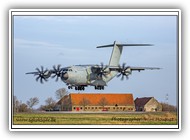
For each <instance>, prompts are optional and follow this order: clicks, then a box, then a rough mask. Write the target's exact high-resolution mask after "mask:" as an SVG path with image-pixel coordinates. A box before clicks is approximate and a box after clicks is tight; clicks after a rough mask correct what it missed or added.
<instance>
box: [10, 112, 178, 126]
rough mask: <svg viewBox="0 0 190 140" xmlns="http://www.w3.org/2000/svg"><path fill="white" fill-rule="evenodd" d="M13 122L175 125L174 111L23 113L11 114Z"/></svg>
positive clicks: (31, 123)
mask: <svg viewBox="0 0 190 140" xmlns="http://www.w3.org/2000/svg"><path fill="white" fill-rule="evenodd" d="M13 123H14V124H15V125H16V124H30V125H36V124H38V125H40V124H43V125H44V124H45V125H50V124H52V125H55V124H65V125H71V124H77V125H78V124H87V125H89V124H92V125H101V124H113V125H114V124H117V125H118V124H121V125H123V124H132V125H176V124H177V115H176V113H166V112H160V113H126V114H118V113H117V114H108V113H97V114H95V113H92V114H90V113H89V114H85V113H63V114H61V113H23V114H20V113H19V114H15V115H14V116H13Z"/></svg>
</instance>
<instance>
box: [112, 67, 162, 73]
mask: <svg viewBox="0 0 190 140" xmlns="http://www.w3.org/2000/svg"><path fill="white" fill-rule="evenodd" d="M125 68H129V69H130V70H131V71H139V72H140V71H142V70H159V69H161V68H157V67H131V66H128V67H125ZM109 69H110V70H111V71H121V70H122V68H121V67H119V66H109Z"/></svg>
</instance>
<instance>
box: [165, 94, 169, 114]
mask: <svg viewBox="0 0 190 140" xmlns="http://www.w3.org/2000/svg"><path fill="white" fill-rule="evenodd" d="M165 100H166V111H169V103H168V100H169V95H168V93H167V94H166V97H165Z"/></svg>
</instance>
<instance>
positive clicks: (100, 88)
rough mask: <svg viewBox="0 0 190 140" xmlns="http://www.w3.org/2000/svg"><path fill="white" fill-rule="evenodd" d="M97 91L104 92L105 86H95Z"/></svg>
mask: <svg viewBox="0 0 190 140" xmlns="http://www.w3.org/2000/svg"><path fill="white" fill-rule="evenodd" d="M94 88H95V90H104V86H94Z"/></svg>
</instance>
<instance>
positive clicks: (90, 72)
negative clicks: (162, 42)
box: [26, 41, 160, 90]
mask: <svg viewBox="0 0 190 140" xmlns="http://www.w3.org/2000/svg"><path fill="white" fill-rule="evenodd" d="M124 46H152V45H151V44H118V43H117V42H116V41H114V43H113V44H110V45H103V46H98V47H97V48H105V47H113V50H112V54H111V57H110V61H109V64H108V65H103V63H101V64H100V65H73V66H69V67H61V65H57V66H53V69H44V68H43V66H41V68H40V69H39V68H36V72H28V73H26V74H34V76H37V77H36V81H40V83H43V82H44V81H48V78H50V77H51V78H56V81H58V80H59V79H61V81H63V82H64V83H66V85H67V86H68V89H72V88H75V90H85V87H87V86H94V88H95V89H96V90H104V87H105V86H107V83H108V82H109V81H110V80H112V79H113V78H114V77H121V80H124V78H125V77H126V79H128V76H129V75H130V74H131V73H132V71H139V72H140V71H142V70H158V69H160V68H156V67H131V66H126V64H125V63H123V64H122V65H120V64H119V61H120V57H121V54H122V50H123V47H124Z"/></svg>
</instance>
